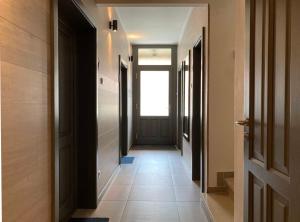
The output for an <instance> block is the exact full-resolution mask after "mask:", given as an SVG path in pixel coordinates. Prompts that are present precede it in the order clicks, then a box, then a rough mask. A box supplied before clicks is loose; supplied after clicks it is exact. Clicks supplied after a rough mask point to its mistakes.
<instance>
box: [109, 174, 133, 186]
mask: <svg viewBox="0 0 300 222" xmlns="http://www.w3.org/2000/svg"><path fill="white" fill-rule="evenodd" d="M134 178H135V175H128V174H119V175H118V176H117V178H116V179H115V180H114V182H113V184H114V185H132V184H133V181H134Z"/></svg>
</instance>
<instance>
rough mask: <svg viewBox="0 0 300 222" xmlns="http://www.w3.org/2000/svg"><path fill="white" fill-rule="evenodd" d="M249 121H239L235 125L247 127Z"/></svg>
mask: <svg viewBox="0 0 300 222" xmlns="http://www.w3.org/2000/svg"><path fill="white" fill-rule="evenodd" d="M249 122H250V121H249V119H245V120H239V121H236V122H235V124H237V125H240V126H249Z"/></svg>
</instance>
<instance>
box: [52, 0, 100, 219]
mask: <svg viewBox="0 0 300 222" xmlns="http://www.w3.org/2000/svg"><path fill="white" fill-rule="evenodd" d="M61 1H62V2H67V1H66V0H54V1H52V22H51V26H52V34H53V35H52V44H53V48H52V53H51V54H52V67H53V77H52V89H51V91H52V106H53V110H52V124H53V128H52V135H53V136H52V140H53V143H52V144H53V145H52V146H53V149H52V152H53V154H52V163H53V164H52V166H53V174H52V181H53V185H52V215H53V218H52V220H53V221H54V222H59V160H60V157H59V59H58V58H59V56H58V55H59V46H58V44H59V43H58V35H59V32H58V28H59V10H61V8H59V7H60V6H59V5H60V4H61ZM68 4H71V5H72V8H73V7H75V8H76V10H75V11H76V13H79V14H80V16H81V18H80V19H82V20H84V21H85V22H86V24H88V25H89V30H90V35H91V36H93V37H92V38H93V40H95V41H92V42H91V43H90V45H89V46H92V45H95V48H94V47H91V48H89V46H88V47H87V48H88V49H89V50H90V53H91V55H93V57H95V60H94V61H90V63H91V64H93V65H91V64H89V65H91V66H89V68H88V67H87V66H84V65H82V67H81V68H84V69H88V72H90V73H94V76H92V77H91V78H95V80H94V82H95V85H94V86H93V87H91V88H92V90H97V51H96V46H97V42H96V41H97V30H96V25H95V23H94V22H93V19H92V18H90V17H89V16H88V15H87V13H85V8H84V6H83V5H82V3H81V2H80V1H78V0H68ZM77 19H78V18H77ZM93 48H94V49H93ZM77 62H78V61H77ZM87 81H88V80H87ZM77 99H78V98H77ZM91 99H92V100H93V101H94V103H95V104H94V103H93V105H97V95H93V96H92V98H91ZM81 101H82V100H81ZM95 108H96V107H95ZM92 112H95V122H93V123H91V124H90V125H89V126H91V127H93V128H94V131H95V135H93V136H94V138H95V140H96V141H93V143H95V144H94V146H93V147H92V149H91V150H89V151H88V154H90V155H93V156H94V157H95V159H94V160H93V161H91V163H90V164H89V166H88V167H89V168H90V167H91V168H93V169H94V168H95V172H88V173H86V175H88V176H89V177H91V178H92V179H91V181H92V183H91V186H93V187H94V188H95V189H94V188H92V189H91V192H92V193H93V192H95V194H97V171H96V163H97V144H98V142H97V113H96V112H97V110H96V109H95V110H94V111H93V110H92ZM79 167H80V166H79ZM77 170H78V174H79V168H78V169H77ZM91 173H92V174H91ZM93 175H94V176H93ZM79 176H80V175H79ZM78 189H79V188H78ZM96 205H97V195H95V198H94V200H92V203H91V204H90V207H96Z"/></svg>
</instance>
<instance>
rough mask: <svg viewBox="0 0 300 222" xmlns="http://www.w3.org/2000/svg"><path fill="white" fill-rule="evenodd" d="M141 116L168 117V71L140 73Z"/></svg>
mask: <svg viewBox="0 0 300 222" xmlns="http://www.w3.org/2000/svg"><path fill="white" fill-rule="evenodd" d="M140 79H141V84H140V88H141V90H140V92H141V95H140V99H141V101H140V103H141V110H140V112H141V113H140V114H141V116H169V71H141V78H140Z"/></svg>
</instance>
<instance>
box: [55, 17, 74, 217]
mask: <svg viewBox="0 0 300 222" xmlns="http://www.w3.org/2000/svg"><path fill="white" fill-rule="evenodd" d="M74 36H75V35H74V33H73V31H72V30H71V29H70V28H68V27H67V26H66V25H64V24H63V23H62V22H60V23H59V73H60V75H59V208H60V210H59V211H60V218H59V219H60V221H65V220H66V219H67V218H68V217H69V216H70V215H71V214H72V212H73V210H74V209H75V186H74V184H76V180H75V173H76V172H75V169H74V166H75V143H74V135H75V132H74V76H75V71H76V66H75V65H76V63H75V56H74V55H75V46H76V44H75V39H74V38H75V37H74Z"/></svg>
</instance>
